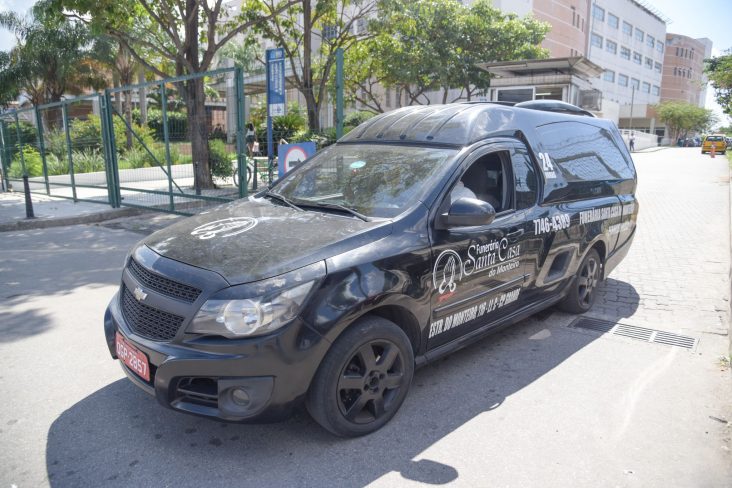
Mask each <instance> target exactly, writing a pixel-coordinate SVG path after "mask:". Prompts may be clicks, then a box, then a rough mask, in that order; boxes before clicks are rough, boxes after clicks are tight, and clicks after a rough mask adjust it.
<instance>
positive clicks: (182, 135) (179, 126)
mask: <svg viewBox="0 0 732 488" xmlns="http://www.w3.org/2000/svg"><path fill="white" fill-rule="evenodd" d="M167 116H168V138H169V140H170V141H185V140H186V139H187V137H188V116H187V115H186V114H185V113H183V112H173V111H170V110H169V111H168V112H167ZM132 120H133V121H134V122H135V124H137V125H140V124H141V120H142V119H141V116H140V110H139V109H134V110H133V111H132ZM147 127H148V128H149V129H150V131H151V135H152V137H153V138H154V139H155V140H157V141H162V140H164V139H165V137H164V134H163V112H162V110H160V109H157V108H148V109H147Z"/></svg>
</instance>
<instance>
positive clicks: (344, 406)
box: [306, 316, 414, 437]
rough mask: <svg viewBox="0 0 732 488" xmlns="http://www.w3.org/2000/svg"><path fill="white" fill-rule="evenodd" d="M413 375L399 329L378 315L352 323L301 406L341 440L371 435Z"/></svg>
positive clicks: (406, 343)
mask: <svg viewBox="0 0 732 488" xmlns="http://www.w3.org/2000/svg"><path fill="white" fill-rule="evenodd" d="M413 375H414V352H413V351H412V346H411V344H410V342H409V339H408V338H407V336H406V334H405V333H404V331H402V330H401V329H400V328H399V327H397V326H396V325H395V324H394V323H393V322H390V321H388V320H386V319H383V318H381V317H374V316H368V317H365V318H363V319H361V320H359V321H358V322H356V323H354V324H353V325H351V326H350V327H349V328H348V329H346V331H345V332H344V333H343V334H341V336H340V337H339V338H338V339H337V340H336V341H335V342H334V343H333V346H332V347H331V348H330V350H329V351H328V353H327V354H326V355H325V358H324V359H323V362H322V363H321V364H320V367H319V368H318V372H317V373H316V374H315V378H314V379H313V382H312V384H311V385H310V390H309V391H308V396H307V401H306V406H307V409H308V412H310V415H311V416H312V417H313V419H314V420H315V421H316V422H317V423H319V424H320V425H321V426H322V427H323V428H325V429H326V430H328V431H330V432H331V433H333V434H335V435H337V436H341V437H357V436H362V435H366V434H370V433H371V432H374V431H376V430H378V429H380V428H381V427H383V426H384V424H386V423H387V422H388V421H389V420H391V418H392V417H394V415H395V414H396V412H397V410H399V407H401V405H402V403H403V402H404V399H405V398H406V396H407V391H408V390H409V385H410V383H411V382H412V376H413Z"/></svg>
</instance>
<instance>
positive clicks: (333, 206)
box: [297, 200, 371, 222]
mask: <svg viewBox="0 0 732 488" xmlns="http://www.w3.org/2000/svg"><path fill="white" fill-rule="evenodd" d="M297 204H298V205H300V206H303V207H312V208H329V209H333V210H342V211H343V212H347V213H349V214H351V215H353V216H355V217H358V218H359V219H361V220H363V221H364V222H371V219H370V218H368V217H366V216H365V215H363V214H360V213H358V212H356V211H355V210H354V209H352V208H348V207H346V206H345V205H340V204H338V203H323V202H313V201H310V200H298V201H297Z"/></svg>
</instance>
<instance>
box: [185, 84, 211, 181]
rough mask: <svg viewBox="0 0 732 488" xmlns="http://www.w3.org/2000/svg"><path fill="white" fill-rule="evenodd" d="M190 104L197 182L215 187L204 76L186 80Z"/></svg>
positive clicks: (189, 124)
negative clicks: (210, 154)
mask: <svg viewBox="0 0 732 488" xmlns="http://www.w3.org/2000/svg"><path fill="white" fill-rule="evenodd" d="M186 89H187V92H188V93H187V95H188V96H187V97H186V98H187V99H188V100H187V101H188V103H187V105H188V128H189V130H190V133H191V154H192V155H193V162H194V168H195V174H194V178H195V182H196V184H197V188H198V189H203V188H213V187H214V184H213V179H212V178H211V169H210V165H209V161H208V158H209V151H208V127H207V123H206V104H205V101H206V99H205V95H204V91H203V78H195V79H193V80H189V81H187V82H186Z"/></svg>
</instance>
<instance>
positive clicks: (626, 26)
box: [623, 21, 633, 36]
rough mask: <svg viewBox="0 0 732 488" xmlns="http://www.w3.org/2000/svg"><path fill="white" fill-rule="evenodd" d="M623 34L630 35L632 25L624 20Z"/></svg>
mask: <svg viewBox="0 0 732 488" xmlns="http://www.w3.org/2000/svg"><path fill="white" fill-rule="evenodd" d="M623 34H626V35H629V36H632V35H633V26H632V25H631V24H629V23H627V22H626V21H623Z"/></svg>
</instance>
